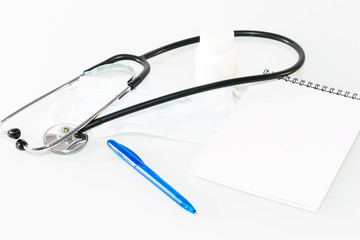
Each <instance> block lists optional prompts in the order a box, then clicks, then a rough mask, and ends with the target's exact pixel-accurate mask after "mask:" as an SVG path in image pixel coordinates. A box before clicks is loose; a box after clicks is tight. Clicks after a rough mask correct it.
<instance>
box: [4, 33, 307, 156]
mask: <svg viewBox="0 0 360 240" xmlns="http://www.w3.org/2000/svg"><path fill="white" fill-rule="evenodd" d="M234 35H235V37H258V38H266V39H272V40H275V41H279V42H281V43H284V44H286V45H288V46H290V47H292V48H293V49H294V50H296V52H297V54H298V60H297V62H296V63H295V64H294V65H293V66H291V67H289V68H287V69H284V70H282V71H278V72H273V73H269V74H260V75H252V76H245V77H237V78H232V79H226V80H222V81H218V82H214V83H209V84H205V85H201V86H197V87H192V88H188V89H185V90H181V91H178V92H174V93H171V94H168V95H164V96H161V97H158V98H154V99H151V100H148V101H145V102H142V103H139V104H136V105H133V106H130V107H127V108H124V109H121V110H119V111H116V112H113V113H110V114H108V115H105V116H103V117H98V116H99V115H100V114H101V113H102V112H103V111H104V110H105V109H106V108H107V107H108V106H110V105H111V104H112V103H113V102H115V101H116V100H118V99H121V98H122V97H123V96H124V95H126V94H127V93H128V92H130V91H131V90H133V89H135V88H136V87H137V86H138V85H139V84H140V83H141V82H142V81H143V80H144V79H145V78H146V76H147V75H148V74H149V72H150V64H149V62H148V61H147V60H148V59H150V58H152V57H155V56H157V55H160V54H162V53H165V52H168V51H171V50H174V49H177V48H180V47H183V46H187V45H190V44H194V43H197V42H199V41H200V37H192V38H188V39H184V40H181V41H178V42H174V43H171V44H168V45H166V46H163V47H160V48H157V49H154V50H152V51H150V52H148V53H145V54H143V55H141V56H135V55H130V54H119V55H115V56H113V57H111V58H109V59H107V60H105V61H103V62H101V63H99V64H96V65H95V66H93V67H91V68H89V69H86V70H85V71H83V73H82V74H81V75H79V76H77V77H76V78H74V79H72V80H70V81H69V82H67V83H65V84H63V85H61V86H59V87H57V88H55V89H53V90H51V91H50V92H48V93H46V94H44V95H42V96H40V97H39V98H37V99H35V100H33V101H32V102H30V103H28V104H26V105H25V106H23V107H22V108H20V109H18V110H17V111H15V112H14V113H12V114H10V115H9V116H7V117H6V118H4V119H3V120H2V121H1V123H0V126H1V125H2V124H4V123H5V122H6V121H8V120H9V119H10V118H12V117H14V116H15V115H16V114H18V113H19V112H21V111H23V110H24V109H26V108H28V107H30V106H31V105H33V104H34V103H36V102H38V101H40V100H41V99H43V98H45V97H47V96H49V95H51V94H53V93H55V92H57V91H59V90H60V89H63V88H64V87H66V86H70V85H72V84H73V83H74V82H76V81H77V80H79V79H80V77H82V76H85V75H87V74H88V73H91V72H92V71H96V70H98V69H99V68H102V67H105V66H107V65H109V64H115V63H118V62H120V61H125V60H130V61H135V62H136V63H138V64H140V65H141V66H142V70H141V72H140V73H139V74H138V75H136V76H135V73H134V71H133V69H132V68H130V67H128V66H126V65H120V66H121V67H122V68H124V70H126V71H129V72H131V73H132V77H131V78H130V80H128V82H127V87H126V88H125V89H124V90H122V91H121V92H120V93H119V94H118V95H116V96H115V97H114V98H113V99H111V100H110V101H109V102H108V103H107V104H106V105H105V106H103V107H102V108H101V109H100V110H98V111H97V112H96V113H94V114H93V115H92V116H90V117H89V118H87V119H86V120H85V121H83V122H82V123H81V124H79V125H77V126H75V125H71V124H59V125H56V126H54V127H52V128H50V129H49V130H48V131H46V133H45V135H44V138H43V140H44V145H43V146H40V147H30V145H29V144H28V143H27V142H26V141H25V140H23V139H20V136H21V131H20V129H18V128H12V129H10V130H8V131H6V133H7V135H8V136H9V137H10V138H13V139H17V141H16V148H17V149H19V150H30V151H39V150H44V149H49V148H50V149H51V150H53V151H54V152H56V153H71V152H75V151H77V150H79V149H81V148H82V147H83V146H85V145H86V143H87V140H88V136H87V134H86V131H87V130H90V129H92V128H94V127H96V126H99V125H101V124H103V123H106V122H108V121H111V120H114V119H117V118H120V117H123V116H125V115H128V114H131V113H134V112H137V111H140V110H143V109H146V108H150V107H152V106H155V105H159V104H162V103H165V102H169V101H172V100H175V99H179V98H183V97H186V96H189V95H193V94H197V93H201V92H205V91H210V90H214V89H217V88H222V87H228V86H233V85H239V84H246V83H254V82H260V81H265V80H271V79H279V78H283V77H285V76H287V75H290V74H292V73H294V72H296V71H297V70H298V69H300V67H301V66H302V65H303V64H304V62H305V52H304V50H303V49H302V48H301V46H300V45H299V44H297V43H296V42H295V41H293V40H291V39H289V38H287V37H284V36H281V35H278V34H275V33H269V32H262V31H252V30H246V31H234Z"/></svg>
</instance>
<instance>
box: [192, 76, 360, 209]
mask: <svg viewBox="0 0 360 240" xmlns="http://www.w3.org/2000/svg"><path fill="white" fill-rule="evenodd" d="M359 129H360V101H359V99H358V97H357V95H356V94H351V93H349V92H343V91H341V90H336V89H334V88H327V87H324V86H320V85H319V84H313V83H308V82H305V81H299V80H297V79H295V80H293V79H291V78H288V79H286V81H284V80H277V81H272V82H270V83H264V84H258V85H254V86H252V87H250V88H249V89H248V90H247V92H246V93H245V94H244V96H243V97H242V99H241V100H240V102H239V104H238V106H237V107H236V109H235V110H234V112H232V114H231V115H230V117H229V118H228V120H227V122H226V123H225V124H224V126H223V128H222V129H221V130H219V132H218V134H217V135H216V136H215V137H214V139H213V140H212V142H211V143H210V144H209V145H208V146H207V147H206V149H205V150H204V151H203V153H202V155H201V156H200V158H199V159H198V160H197V161H196V162H195V164H194V165H193V167H192V170H191V172H192V174H193V175H195V176H198V177H200V178H203V179H206V180H209V181H212V182H215V183H219V184H222V185H224V186H227V187H230V188H234V189H237V190H241V191H243V192H247V193H250V194H253V195H257V196H260V197H263V198H267V199H271V200H274V201H278V202H281V203H285V204H288V205H291V206H295V207H298V208H303V209H306V210H310V211H313V212H317V211H318V209H319V207H320V205H321V203H322V201H323V200H324V198H325V196H326V194H327V192H328V191H329V189H330V187H331V184H332V182H333V181H334V179H335V177H336V175H337V173H338V171H339V169H340V168H341V166H342V164H343V162H344V159H345V158H346V156H347V154H348V152H349V150H350V148H351V146H352V144H353V142H354V141H355V139H356V137H357V135H358V132H359Z"/></svg>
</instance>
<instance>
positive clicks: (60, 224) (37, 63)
mask: <svg viewBox="0 0 360 240" xmlns="http://www.w3.org/2000/svg"><path fill="white" fill-rule="evenodd" d="M0 6H1V7H0V11H1V14H0V31H1V32H0V79H1V90H2V91H1V94H0V116H1V117H5V116H6V115H7V114H9V113H10V112H11V111H13V110H15V109H16V108H17V107H20V106H22V105H23V104H25V103H27V102H28V101H30V100H32V99H33V98H35V97H37V96H39V95H40V94H43V93H44V92H45V91H46V90H50V89H52V88H53V87H55V86H57V85H60V84H61V83H63V82H65V81H66V80H69V79H71V78H72V77H74V76H76V75H77V74H79V73H81V71H82V70H84V69H86V68H88V67H90V66H92V65H94V64H96V63H97V62H100V61H102V60H104V59H106V58H108V57H110V56H112V55H115V54H117V53H132V54H142V53H144V52H146V51H149V50H151V49H154V48H157V47H160V46H162V45H165V44H167V43H170V42H173V41H177V40H180V39H183V38H187V37H191V36H195V35H198V34H199V31H200V29H201V27H203V26H205V25H207V24H209V23H224V24H228V25H230V26H232V27H233V28H234V29H239V30H241V29H256V30H264V31H271V32H276V33H279V34H283V35H286V36H289V37H291V38H292V39H294V40H296V41H298V42H299V43H300V44H301V45H302V46H303V47H304V49H305V51H306V52H307V62H306V64H305V67H304V69H305V71H306V69H314V68H316V69H318V71H312V72H315V74H314V75H313V76H314V79H311V80H313V81H315V82H320V83H322V84H328V85H335V86H337V87H339V88H344V89H351V90H352V91H354V92H360V73H359V71H358V63H359V61H358V55H359V54H360V45H359V42H358V40H359V37H360V30H359V28H358V23H359V22H360V21H359V20H360V19H359V18H360V17H359V15H358V12H357V10H358V3H357V2H356V1H342V2H337V1H316V2H315V1H301V2H290V1H248V2H243V1H219V2H214V1H186V0H185V1H178V2H170V1H143V2H139V1H58V2H50V1H40V0H39V1H7V2H3V3H1V4H0ZM194 49H195V46H191V47H189V48H187V49H185V50H180V51H178V52H177V53H178V54H176V53H171V54H167V55H165V56H163V57H160V58H159V59H157V60H155V59H154V60H152V61H151V64H152V70H153V73H152V75H151V78H150V80H152V81H154V84H162V83H164V84H173V85H174V86H175V85H176V86H178V87H179V88H183V87H186V86H190V85H191V84H192V81H193V79H191V76H192V75H191V74H192V71H193V66H192V65H191V61H188V62H186V61H185V63H184V60H186V59H187V58H188V57H190V58H191V57H192V56H193V51H194ZM256 54H257V53H256V51H255V52H254V56H256ZM275 58H276V56H275ZM253 60H254V59H253ZM255 60H256V59H255ZM242 61H243V62H244V64H246V60H242ZM249 64H256V61H253V62H251V61H250V63H249ZM329 66H332V67H329ZM334 66H336V67H334ZM179 69H180V70H179ZM186 69H190V70H189V71H188V72H186ZM179 72H185V73H179ZM177 73H179V74H177ZM241 73H247V70H246V66H245V67H244V68H242V70H241ZM162 74H164V75H162ZM172 74H174V76H172ZM184 76H190V77H189V78H187V79H183V77H184ZM170 77H171V78H173V79H169V78H170ZM315 78H316V79H315ZM170 80H171V83H169V81H170ZM309 80H310V79H309ZM44 111H45V110H44ZM32 117H33V119H31V118H28V117H26V118H24V119H23V120H22V123H23V124H24V125H25V126H27V127H28V128H27V129H29V130H28V131H29V132H31V130H32V129H31V127H32V126H34V125H33V124H34V123H33V122H36V121H37V120H36V117H37V116H32ZM349 117H351V116H349ZM33 131H35V132H36V129H35V130H33ZM40 138H41V137H40ZM115 139H116V140H118V141H121V142H122V143H124V144H126V145H128V146H133V150H134V151H135V152H137V153H139V154H140V153H141V157H142V158H143V159H144V160H146V161H147V162H149V163H151V164H150V166H151V167H152V168H153V169H156V172H157V173H159V175H161V176H162V177H163V178H164V179H166V180H167V181H168V182H169V183H170V184H171V185H173V186H174V188H176V189H177V190H178V191H179V192H181V193H183V194H184V195H185V196H186V197H187V198H188V199H189V200H190V202H191V203H193V205H194V206H195V208H196V209H197V211H198V213H199V214H198V215H192V214H190V213H188V212H186V211H185V210H183V209H182V208H180V207H178V206H177V205H176V204H175V203H174V202H172V201H171V200H169V199H168V198H167V197H166V196H165V195H164V194H163V193H162V192H160V191H158V190H157V189H155V188H154V187H153V186H151V184H150V183H148V182H147V180H146V179H145V178H143V177H142V176H140V175H139V174H137V173H136V172H135V171H134V170H132V169H131V168H130V167H129V166H128V165H127V164H126V163H125V162H124V161H122V160H120V159H116V156H115V155H114V154H113V153H112V152H111V151H109V149H108V148H107V147H106V143H105V140H106V138H102V139H97V140H90V141H89V143H88V146H87V147H86V148H85V149H84V150H82V151H80V152H78V153H76V154H73V155H68V156H64V155H56V154H53V153H51V152H42V153H39V154H32V153H26V152H20V151H18V150H16V149H15V147H14V146H13V142H12V141H11V140H9V139H8V138H7V137H5V136H2V137H1V138H0V150H1V153H2V155H1V157H0V239H4V240H5V239H6V240H8V239H37V240H40V239H143V238H146V239H170V238H171V239H340V238H341V239H359V238H360V230H359V227H358V225H359V222H360V204H359V202H360V191H359V189H360V188H359V187H360V174H359V172H360V161H359V156H360V141H359V140H358V141H356V142H355V143H354V146H353V147H352V150H351V151H350V153H349V154H348V156H347V158H346V160H345V162H344V165H343V167H342V168H341V170H340V172H339V174H338V176H337V178H336V180H335V182H334V184H333V186H332V188H331V189H330V191H329V193H328V195H327V197H326V199H325V201H324V203H323V205H322V207H321V208H320V211H319V212H318V213H316V214H315V213H311V212H307V211H304V210H301V209H297V208H293V207H289V206H286V205H283V204H280V203H276V202H272V201H269V200H265V199H262V198H259V197H256V196H252V195H249V194H246V193H243V192H240V191H235V190H232V189H229V188H226V187H223V186H220V185H217V184H213V183H210V182H207V181H204V180H201V179H198V178H195V177H193V176H191V175H190V173H189V170H190V168H191V166H192V163H193V162H194V161H196V159H197V157H198V156H199V154H200V153H201V151H202V150H203V149H204V145H199V144H192V143H186V142H181V141H175V140H170V139H166V138H160V137H155V136H149V135H142V134H119V135H116V136H115Z"/></svg>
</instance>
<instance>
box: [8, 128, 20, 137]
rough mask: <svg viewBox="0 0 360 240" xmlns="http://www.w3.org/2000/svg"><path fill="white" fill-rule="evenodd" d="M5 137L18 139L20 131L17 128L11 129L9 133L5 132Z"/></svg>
mask: <svg viewBox="0 0 360 240" xmlns="http://www.w3.org/2000/svg"><path fill="white" fill-rule="evenodd" d="M7 135H8V137H9V138H12V139H18V138H20V136H21V131H20V129H18V128H12V129H10V130H9V131H7Z"/></svg>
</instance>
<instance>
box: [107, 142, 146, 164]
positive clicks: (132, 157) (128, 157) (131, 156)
mask: <svg viewBox="0 0 360 240" xmlns="http://www.w3.org/2000/svg"><path fill="white" fill-rule="evenodd" d="M107 144H108V146H109V147H110V148H111V149H112V150H114V152H116V153H117V154H118V155H119V156H120V157H122V158H123V159H124V160H125V161H127V162H128V163H129V164H130V165H131V166H133V167H135V166H137V165H142V164H144V162H143V160H141V158H140V157H139V156H138V155H136V153H134V152H133V151H132V150H130V149H129V148H127V147H125V146H124V145H122V144H120V143H118V142H116V141H115V140H108V141H107Z"/></svg>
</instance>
